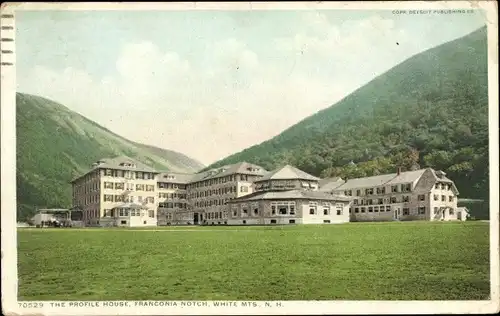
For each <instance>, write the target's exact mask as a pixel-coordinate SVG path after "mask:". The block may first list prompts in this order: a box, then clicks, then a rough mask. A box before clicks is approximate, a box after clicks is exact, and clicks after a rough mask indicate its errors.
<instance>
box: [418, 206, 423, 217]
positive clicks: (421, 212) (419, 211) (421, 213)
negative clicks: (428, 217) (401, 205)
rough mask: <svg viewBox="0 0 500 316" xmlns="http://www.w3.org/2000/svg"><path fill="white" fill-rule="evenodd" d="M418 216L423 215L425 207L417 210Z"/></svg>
mask: <svg viewBox="0 0 500 316" xmlns="http://www.w3.org/2000/svg"><path fill="white" fill-rule="evenodd" d="M418 214H419V215H423V214H425V206H420V207H419V208H418Z"/></svg>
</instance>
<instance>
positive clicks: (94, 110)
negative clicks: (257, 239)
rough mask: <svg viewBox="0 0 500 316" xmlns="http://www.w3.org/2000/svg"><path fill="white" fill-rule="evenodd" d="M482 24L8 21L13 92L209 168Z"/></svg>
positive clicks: (290, 15)
mask: <svg viewBox="0 0 500 316" xmlns="http://www.w3.org/2000/svg"><path fill="white" fill-rule="evenodd" d="M483 21H484V19H483V17H482V15H481V13H479V12H478V13H475V14H443V15H436V14H433V15H394V14H392V12H391V11H390V10H389V11H359V10H357V11H347V10H342V11H338V10H328V11H326V10H322V11H315V10H311V11H304V10H299V11H177V12H174V11H162V12H158V11H142V12H131V11H73V12H70V11H38V12H35V11H32V12H30V11H18V12H17V13H16V28H17V33H16V52H17V56H16V58H17V84H18V91H20V92H27V93H32V94H36V95H40V96H44V97H47V98H50V99H53V100H55V101H58V102H60V103H62V104H64V105H66V106H67V107H69V108H70V109H72V110H74V111H76V112H78V113H80V114H82V115H84V116H86V117H88V118H90V119H92V120H94V121H96V122H98V123H99V124H101V125H103V126H105V127H107V128H109V129H111V130H112V131H114V132H116V133H118V134H120V135H122V136H125V137H126V138H129V139H131V140H134V141H139V142H143V143H147V144H151V145H156V146H159V147H163V148H168V149H173V150H176V151H180V152H183V153H185V154H187V155H189V156H191V157H193V158H195V159H198V160H199V161H201V162H203V163H205V164H209V163H212V162H215V161H216V160H218V159H221V158H224V157H225V156H228V155H230V154H232V153H235V152H238V151H240V150H242V149H244V148H247V147H249V146H251V145H254V144H257V143H260V142H262V141H265V140H267V139H269V138H271V137H273V136H275V135H277V134H279V133H280V132H281V131H283V130H284V129H286V128H287V127H289V126H291V125H293V124H295V123H297V122H298V121H300V120H302V119H303V118H305V117H307V116H309V115H311V114H314V113H316V112H317V111H319V110H321V109H323V108H326V107H328V106H330V105H332V104H333V103H335V102H336V101H338V100H340V99H341V98H343V97H344V96H346V95H347V94H349V93H350V92H352V91H353V90H355V89H356V88H358V87H359V86H361V85H363V84H364V83H366V82H368V81H369V80H371V79H372V78H373V77H375V76H377V75H379V74H380V73H382V72H384V71H386V70H388V69H389V68H391V67H392V66H394V65H396V64H398V63H399V62H401V61H403V60H405V59H406V58H408V57H410V56H411V55H414V54H416V53H418V52H421V51H423V50H425V49H428V48H431V47H433V46H436V45H438V44H441V43H443V42H446V41H449V40H452V39H455V38H458V37H461V36H463V35H466V34H468V33H470V32H472V31H474V30H475V29H477V28H479V27H481V26H483V25H484V22H483Z"/></svg>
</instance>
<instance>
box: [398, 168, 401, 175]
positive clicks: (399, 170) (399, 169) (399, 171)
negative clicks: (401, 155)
mask: <svg viewBox="0 0 500 316" xmlns="http://www.w3.org/2000/svg"><path fill="white" fill-rule="evenodd" d="M400 174H401V167H398V176H399V175H400Z"/></svg>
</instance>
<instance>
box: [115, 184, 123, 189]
mask: <svg viewBox="0 0 500 316" xmlns="http://www.w3.org/2000/svg"><path fill="white" fill-rule="evenodd" d="M123 189H125V184H124V183H122V182H117V183H115V190H123Z"/></svg>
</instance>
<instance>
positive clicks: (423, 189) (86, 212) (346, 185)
mask: <svg viewBox="0 0 500 316" xmlns="http://www.w3.org/2000/svg"><path fill="white" fill-rule="evenodd" d="M71 183H72V186H73V209H76V210H80V211H82V213H83V223H84V225H86V226H157V225H160V226H162V225H200V224H208V225H251V224H253V225H268V224H269V225H270V224H329V223H330V224H333V223H344V222H349V221H388V220H430V221H433V220H446V221H447V220H465V214H461V212H459V211H458V210H457V195H458V190H457V188H456V187H455V185H454V183H453V181H451V180H450V179H448V178H447V177H446V175H445V174H444V173H443V172H442V171H435V170H433V169H430V168H427V169H421V170H416V171H407V172H402V171H401V170H398V171H397V172H396V173H394V174H386V175H379V176H374V177H367V178H359V179H350V180H348V181H345V180H342V179H340V178H334V179H319V178H316V177H314V176H312V175H310V174H307V173H306V172H304V171H301V170H299V169H297V168H295V167H293V166H289V165H287V166H284V167H282V168H278V169H276V170H273V171H267V170H264V169H263V168H262V167H260V166H257V165H254V164H250V163H246V162H241V163H237V164H233V165H228V166H223V167H219V168H215V169H211V170H208V171H204V172H200V173H196V174H182V173H170V172H166V173H165V172H159V171H157V170H154V169H153V168H151V167H148V166H146V165H144V164H142V163H140V162H137V161H135V160H133V159H131V158H129V157H125V156H120V157H115V158H111V159H101V160H99V161H97V162H96V163H94V164H93V165H92V168H91V169H90V171H88V172H87V173H85V174H84V175H82V176H80V177H78V178H76V179H74V180H73V181H71Z"/></svg>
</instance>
